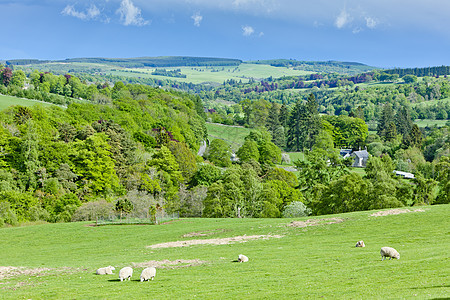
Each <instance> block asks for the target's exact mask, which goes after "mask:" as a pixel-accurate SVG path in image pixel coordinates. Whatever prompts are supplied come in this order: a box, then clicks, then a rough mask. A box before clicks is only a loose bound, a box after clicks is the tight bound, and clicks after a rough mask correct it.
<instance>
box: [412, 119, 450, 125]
mask: <svg viewBox="0 0 450 300" xmlns="http://www.w3.org/2000/svg"><path fill="white" fill-rule="evenodd" d="M447 122H448V120H428V119H424V120H419V119H418V120H415V121H414V124H417V126H419V127H433V126H435V125H436V126H437V127H444V126H445V124H446V123H447Z"/></svg>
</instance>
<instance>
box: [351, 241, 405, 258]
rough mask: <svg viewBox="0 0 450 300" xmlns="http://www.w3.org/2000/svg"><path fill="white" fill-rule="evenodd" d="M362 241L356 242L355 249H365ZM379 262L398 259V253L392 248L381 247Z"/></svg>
mask: <svg viewBox="0 0 450 300" xmlns="http://www.w3.org/2000/svg"><path fill="white" fill-rule="evenodd" d="M365 246H366V245H365V244H364V241H358V242H357V243H356V246H355V247H365ZM380 254H381V260H382V261H383V260H384V259H385V258H386V257H389V259H392V258H396V259H400V253H398V252H397V250H395V249H394V248H391V247H382V248H381V250H380Z"/></svg>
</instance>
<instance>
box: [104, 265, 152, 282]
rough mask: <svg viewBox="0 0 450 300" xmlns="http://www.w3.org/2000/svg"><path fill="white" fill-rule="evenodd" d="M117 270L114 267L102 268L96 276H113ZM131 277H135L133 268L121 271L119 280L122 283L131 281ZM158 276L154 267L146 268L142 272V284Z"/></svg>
mask: <svg viewBox="0 0 450 300" xmlns="http://www.w3.org/2000/svg"><path fill="white" fill-rule="evenodd" d="M115 269H116V268H114V267H113V266H108V267H104V268H100V269H98V270H97V272H96V274H97V275H111V274H113V271H114V270H115ZM131 276H133V268H131V267H125V268H122V269H120V271H119V279H120V281H124V280H127V279H128V280H130V279H131ZM155 276H156V269H155V268H153V267H149V268H145V269H144V270H142V273H141V277H140V278H141V282H143V281H148V280H153V278H155Z"/></svg>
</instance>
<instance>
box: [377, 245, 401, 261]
mask: <svg viewBox="0 0 450 300" xmlns="http://www.w3.org/2000/svg"><path fill="white" fill-rule="evenodd" d="M380 254H381V260H382V261H383V260H384V258H385V257H389V260H391V259H392V258H396V259H400V254H399V253H398V252H397V250H395V249H394V248H391V247H383V248H381V250H380Z"/></svg>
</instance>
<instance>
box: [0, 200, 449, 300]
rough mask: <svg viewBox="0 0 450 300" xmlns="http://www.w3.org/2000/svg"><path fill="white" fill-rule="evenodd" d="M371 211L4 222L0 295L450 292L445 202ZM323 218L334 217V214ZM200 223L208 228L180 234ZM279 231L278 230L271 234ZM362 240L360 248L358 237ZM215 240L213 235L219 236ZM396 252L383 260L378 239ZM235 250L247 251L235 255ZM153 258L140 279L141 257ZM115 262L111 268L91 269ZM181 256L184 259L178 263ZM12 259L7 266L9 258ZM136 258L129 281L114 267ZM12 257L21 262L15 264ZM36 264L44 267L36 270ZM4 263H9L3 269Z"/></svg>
mask: <svg viewBox="0 0 450 300" xmlns="http://www.w3.org/2000/svg"><path fill="white" fill-rule="evenodd" d="M419 208H420V210H421V211H418V212H411V213H403V214H398V215H387V216H380V217H374V216H370V215H371V214H372V213H374V212H375V211H371V212H355V213H347V214H340V215H328V216H320V217H311V218H299V219H295V220H297V221H301V220H303V221H306V220H307V219H312V218H314V219H328V220H322V221H320V222H319V223H320V224H321V225H318V226H308V227H303V228H302V227H290V226H287V225H288V224H290V223H291V222H292V221H293V220H294V219H180V220H178V221H173V222H169V223H167V224H161V225H141V226H138V225H134V226H133V225H128V226H126V225H125V226H119V225H114V226H101V227H93V226H89V225H91V224H92V223H89V222H81V223H65V224H64V223H60V224H43V225H34V226H27V227H14V228H1V229H0V235H1V237H2V246H1V252H0V261H1V264H2V266H4V267H0V298H2V299H94V298H96V299H124V298H129V299H148V298H152V299H153V298H156V299H194V298H200V299H243V298H246V299H317V298H325V299H336V298H339V299H410V298H417V299H432V298H445V297H450V286H449V281H448V279H449V277H450V262H449V256H448V250H449V249H450V240H449V238H448V229H449V226H450V222H449V220H450V219H449V218H448V216H449V214H450V205H439V206H422V207H418V208H417V207H416V208H410V210H411V211H412V210H414V209H419ZM337 221H339V222H340V223H334V224H327V223H330V222H337ZM193 233H196V234H197V235H199V234H203V235H204V236H193V237H186V236H185V235H186V234H191V236H192V235H193ZM244 235H246V236H247V237H248V236H258V235H264V236H266V238H265V239H263V238H260V239H255V240H249V241H247V242H245V243H242V242H236V243H232V244H222V245H209V244H203V245H193V246H190V247H167V248H149V247H147V246H150V245H155V244H158V243H167V242H174V241H186V242H187V241H191V242H192V240H205V239H223V238H230V237H241V238H242V237H243V236H244ZM274 235H278V237H267V236H274ZM361 239H362V240H364V242H365V244H366V247H365V248H356V247H355V244H356V242H357V241H358V240H361ZM217 241H219V240H216V242H217ZM383 246H391V247H394V248H395V249H397V250H398V252H399V253H400V255H401V257H400V260H384V261H381V257H380V254H379V252H380V248H381V247H383ZM239 254H245V255H247V256H248V257H249V258H250V261H249V262H248V263H241V264H240V263H237V262H236V259H237V257H238V255H239ZM150 261H152V262H153V263H155V264H156V263H158V264H159V265H161V263H163V262H165V263H166V264H167V263H168V262H169V261H170V262H175V264H176V263H177V261H178V265H175V266H172V267H165V268H163V267H161V266H160V267H157V274H156V278H155V280H154V281H150V282H143V283H141V282H139V275H140V272H141V270H142V269H143V265H142V264H143V263H145V262H150ZM108 265H113V266H115V267H116V271H115V272H114V273H115V274H114V275H105V276H99V275H95V270H96V269H97V268H99V267H104V266H108ZM181 265H184V267H181ZM6 266H8V267H9V268H5V267H6ZM125 266H132V267H134V273H133V277H132V279H131V281H125V282H120V281H119V280H118V272H119V269H120V268H122V267H125ZM11 267H23V269H20V270H19V269H15V270H14V269H12V268H11ZM39 268H47V269H46V270H42V269H39ZM8 270H9V272H7V271H8Z"/></svg>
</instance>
